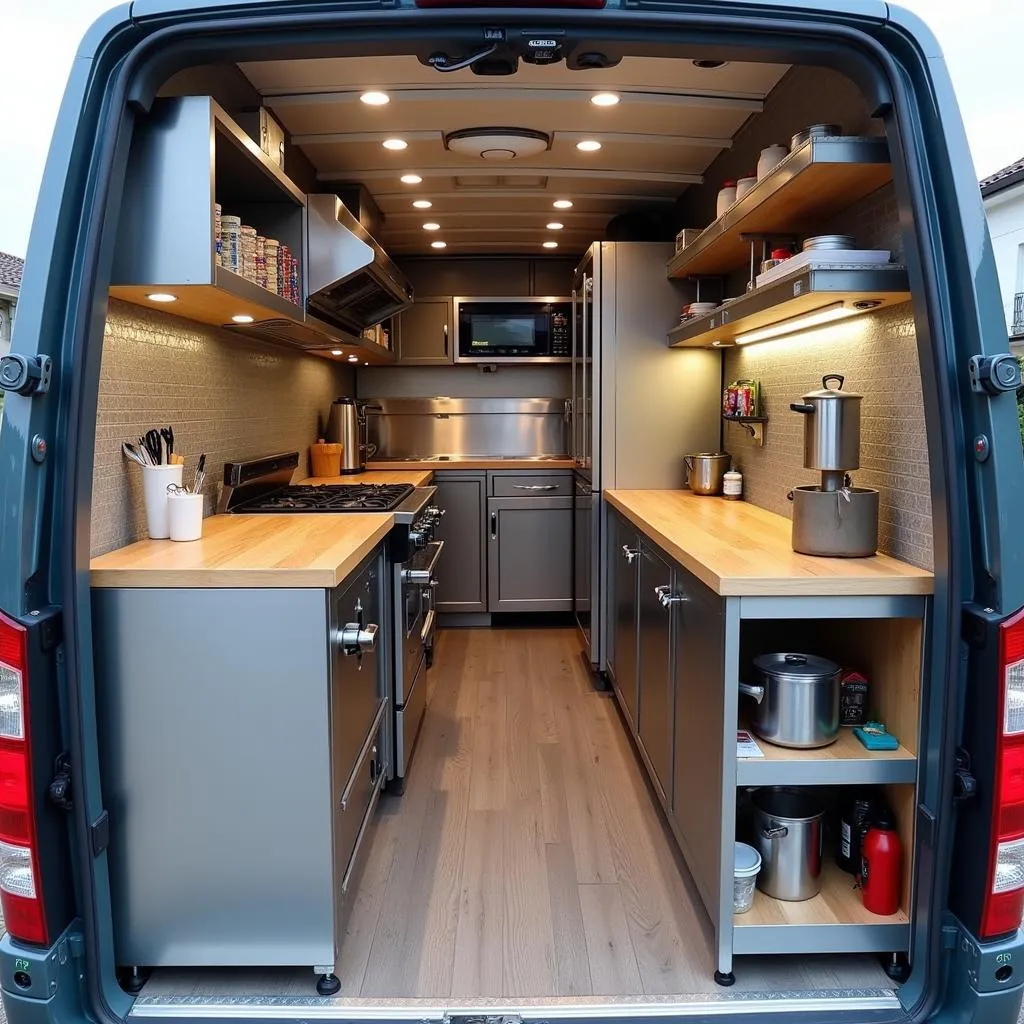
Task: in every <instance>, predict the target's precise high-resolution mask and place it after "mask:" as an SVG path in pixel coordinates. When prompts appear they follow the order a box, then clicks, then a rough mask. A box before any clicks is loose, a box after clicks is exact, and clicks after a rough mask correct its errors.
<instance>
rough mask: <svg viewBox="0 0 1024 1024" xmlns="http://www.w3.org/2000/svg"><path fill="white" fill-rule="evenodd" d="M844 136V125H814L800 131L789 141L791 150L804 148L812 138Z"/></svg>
mask: <svg viewBox="0 0 1024 1024" xmlns="http://www.w3.org/2000/svg"><path fill="white" fill-rule="evenodd" d="M842 134H843V128H842V125H838V124H812V125H809V126H808V127H806V128H804V129H803V131H799V132H797V133H796V135H794V136H793V137H792V138H791V139H790V140H789V148H790V150H794V149H796V148H797V147H798V146H802V145H803V144H804V143H805V142H806V141H807V140H808V139H809V138H811V137H812V136H815V137H818V136H820V137H823V138H835V137H836V136H837V135H842Z"/></svg>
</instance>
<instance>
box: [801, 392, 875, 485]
mask: <svg viewBox="0 0 1024 1024" xmlns="http://www.w3.org/2000/svg"><path fill="white" fill-rule="evenodd" d="M829 381H838V382H839V386H838V387H837V388H830V387H829V386H828V383H829ZM845 381H846V378H845V377H844V376H843V375H842V374H841V373H829V374H826V375H825V376H824V377H822V378H821V390H820V391H811V392H809V393H808V394H806V395H804V396H803V400H802V401H801V402H793V403H792V404H791V405H790V408H791V409H792V410H793V412H799V413H803V414H804V416H806V417H807V419H806V420H805V422H804V466H805V467H806V468H807V469H818V470H823V471H826V472H832V473H842V472H844V471H845V470H848V469H857V468H858V467H859V466H860V403H861V400H862V398H863V397H864V396H863V395H855V394H853V392H851V391H843V384H844V383H845ZM825 489H826V490H832V489H833V488H832V487H831V486H828V485H827V484H826V485H825Z"/></svg>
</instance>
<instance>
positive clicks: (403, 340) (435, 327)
mask: <svg viewBox="0 0 1024 1024" xmlns="http://www.w3.org/2000/svg"><path fill="white" fill-rule="evenodd" d="M452 309H453V307H452V301H451V299H446V298H440V299H429V298H427V299H417V300H416V301H415V302H414V303H413V304H412V305H411V306H409V307H408V308H407V309H404V310H402V312H401V313H399V314H398V316H396V317H395V318H394V320H393V321H392V322H393V324H394V327H393V337H394V346H395V352H396V353H397V354H398V362H399V363H401V364H402V365H403V366H435V365H438V366H447V365H451V364H452V363H453V362H454V361H455V358H454V341H455V331H454V327H453V324H452Z"/></svg>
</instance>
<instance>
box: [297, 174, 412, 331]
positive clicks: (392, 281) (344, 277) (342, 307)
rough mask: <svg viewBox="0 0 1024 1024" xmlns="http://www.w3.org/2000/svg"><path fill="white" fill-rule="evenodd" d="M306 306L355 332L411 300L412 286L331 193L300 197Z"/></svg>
mask: <svg viewBox="0 0 1024 1024" xmlns="http://www.w3.org/2000/svg"><path fill="white" fill-rule="evenodd" d="M306 216H307V233H306V287H307V298H306V309H307V311H308V312H309V313H312V314H314V315H315V316H317V317H319V318H320V319H321V320H324V321H326V322H327V323H329V324H333V325H334V326H336V327H339V328H341V330H343V331H348V332H349V333H351V334H356V335H358V334H360V333H361V332H362V331H363V330H364V329H365V328H367V327H373V326H374V325H375V324H379V323H380V322H381V321H382V320H386V319H387V318H388V317H389V316H394V314H395V313H398V312H401V310H403V309H405V308H406V307H407V306H409V305H411V303H412V298H413V293H412V285H410V284H409V282H408V281H407V280H406V279H405V277H404V276H403V274H402V272H401V271H400V270H399V269H398V267H396V266H395V264H394V263H392V261H391V258H390V257H389V256H388V254H387V253H386V252H385V251H384V250H383V249H382V248H381V247H380V246H379V245H378V244H377V243H376V242H375V241H374V239H373V236H372V235H371V234H370V233H369V232H368V231H367V230H366V228H364V227H363V225H362V224H360V223H359V221H358V220H357V219H356V218H355V217H354V216H353V215H352V214H351V213H350V212H349V210H348V209H347V208H346V206H345V204H344V203H343V202H342V201H341V200H340V199H339V198H338V197H337V196H336V195H334V194H333V193H331V194H326V195H310V196H307V197H306Z"/></svg>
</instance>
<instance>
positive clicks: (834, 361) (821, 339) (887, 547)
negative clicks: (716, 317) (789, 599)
mask: <svg viewBox="0 0 1024 1024" xmlns="http://www.w3.org/2000/svg"><path fill="white" fill-rule="evenodd" d="M917 366H918V362H917V343H916V339H915V333H914V321H913V317H912V315H911V307H910V304H909V303H905V304H903V305H899V306H892V307H889V308H888V309H884V310H879V311H878V312H877V313H872V314H867V315H864V316H859V317H856V318H855V319H853V320H850V321H848V322H846V323H837V324H832V325H830V326H828V327H823V328H819V329H818V330H814V331H806V332H803V333H801V334H798V335H794V336H792V337H790V338H778V339H775V340H771V341H766V342H761V343H759V344H754V345H747V346H745V347H743V348H735V349H730V350H729V351H728V352H727V353H726V357H725V370H726V379H727V380H736V379H739V378H754V379H756V380H759V381H760V382H761V393H762V405H763V411H764V415H766V416H767V417H768V418H769V422H768V423H767V424H766V425H765V444H764V447H763V448H762V447H758V446H757V444H756V443H755V442H754V441H753V440H752V439H751V438H750V437H749V436H748V435H747V433H746V431H745V430H744V429H743V428H742V427H740V426H738V425H737V424H733V423H728V424H725V425H724V427H725V433H724V442H725V450H726V451H728V452H730V453H731V454H732V455H733V457H734V461H735V464H736V468H737V469H739V470H740V471H741V472H742V473H743V496H744V498H745V499H746V500H747V501H750V502H752V503H753V504H755V505H760V506H761V507H762V508H766V509H769V510H770V511H772V512H777V513H779V514H780V515H784V516H787V517H791V516H792V505H791V504H790V502H789V501H788V499H787V498H786V494H787V492H788V491H790V490H791V489H792V488H793V487H795V486H797V485H800V484H813V483H817V482H818V479H819V475H818V474H817V473H815V472H813V471H812V470H807V469H804V465H803V430H804V419H803V417H802V416H800V415H799V414H798V413H794V412H792V411H791V410H790V408H789V403H790V402H795V401H799V400H800V396H801V395H803V394H805V393H807V392H808V391H815V390H817V389H818V388H820V387H821V378H822V376H823V375H824V374H826V373H841V374H843V375H844V376H845V377H846V384H845V387H846V389H847V390H849V391H854V392H856V393H857V394H861V395H863V396H864V401H863V403H862V406H861V449H860V469H859V470H857V471H855V472H854V473H853V474H852V475H853V479H854V483H855V484H856V485H857V486H859V487H874V488H877V489H878V491H879V492H880V500H879V531H878V532H879V549H880V550H881V551H883V552H885V553H886V554H890V555H893V556H894V557H896V558H900V559H903V560H904V561H907V562H910V563H912V564H914V565H918V566H921V567H923V568H926V569H930V568H932V533H931V496H930V490H929V472H928V446H927V441H926V437H925V426H924V406H923V399H922V397H921V379H920V375H919V373H918V369H917Z"/></svg>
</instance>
